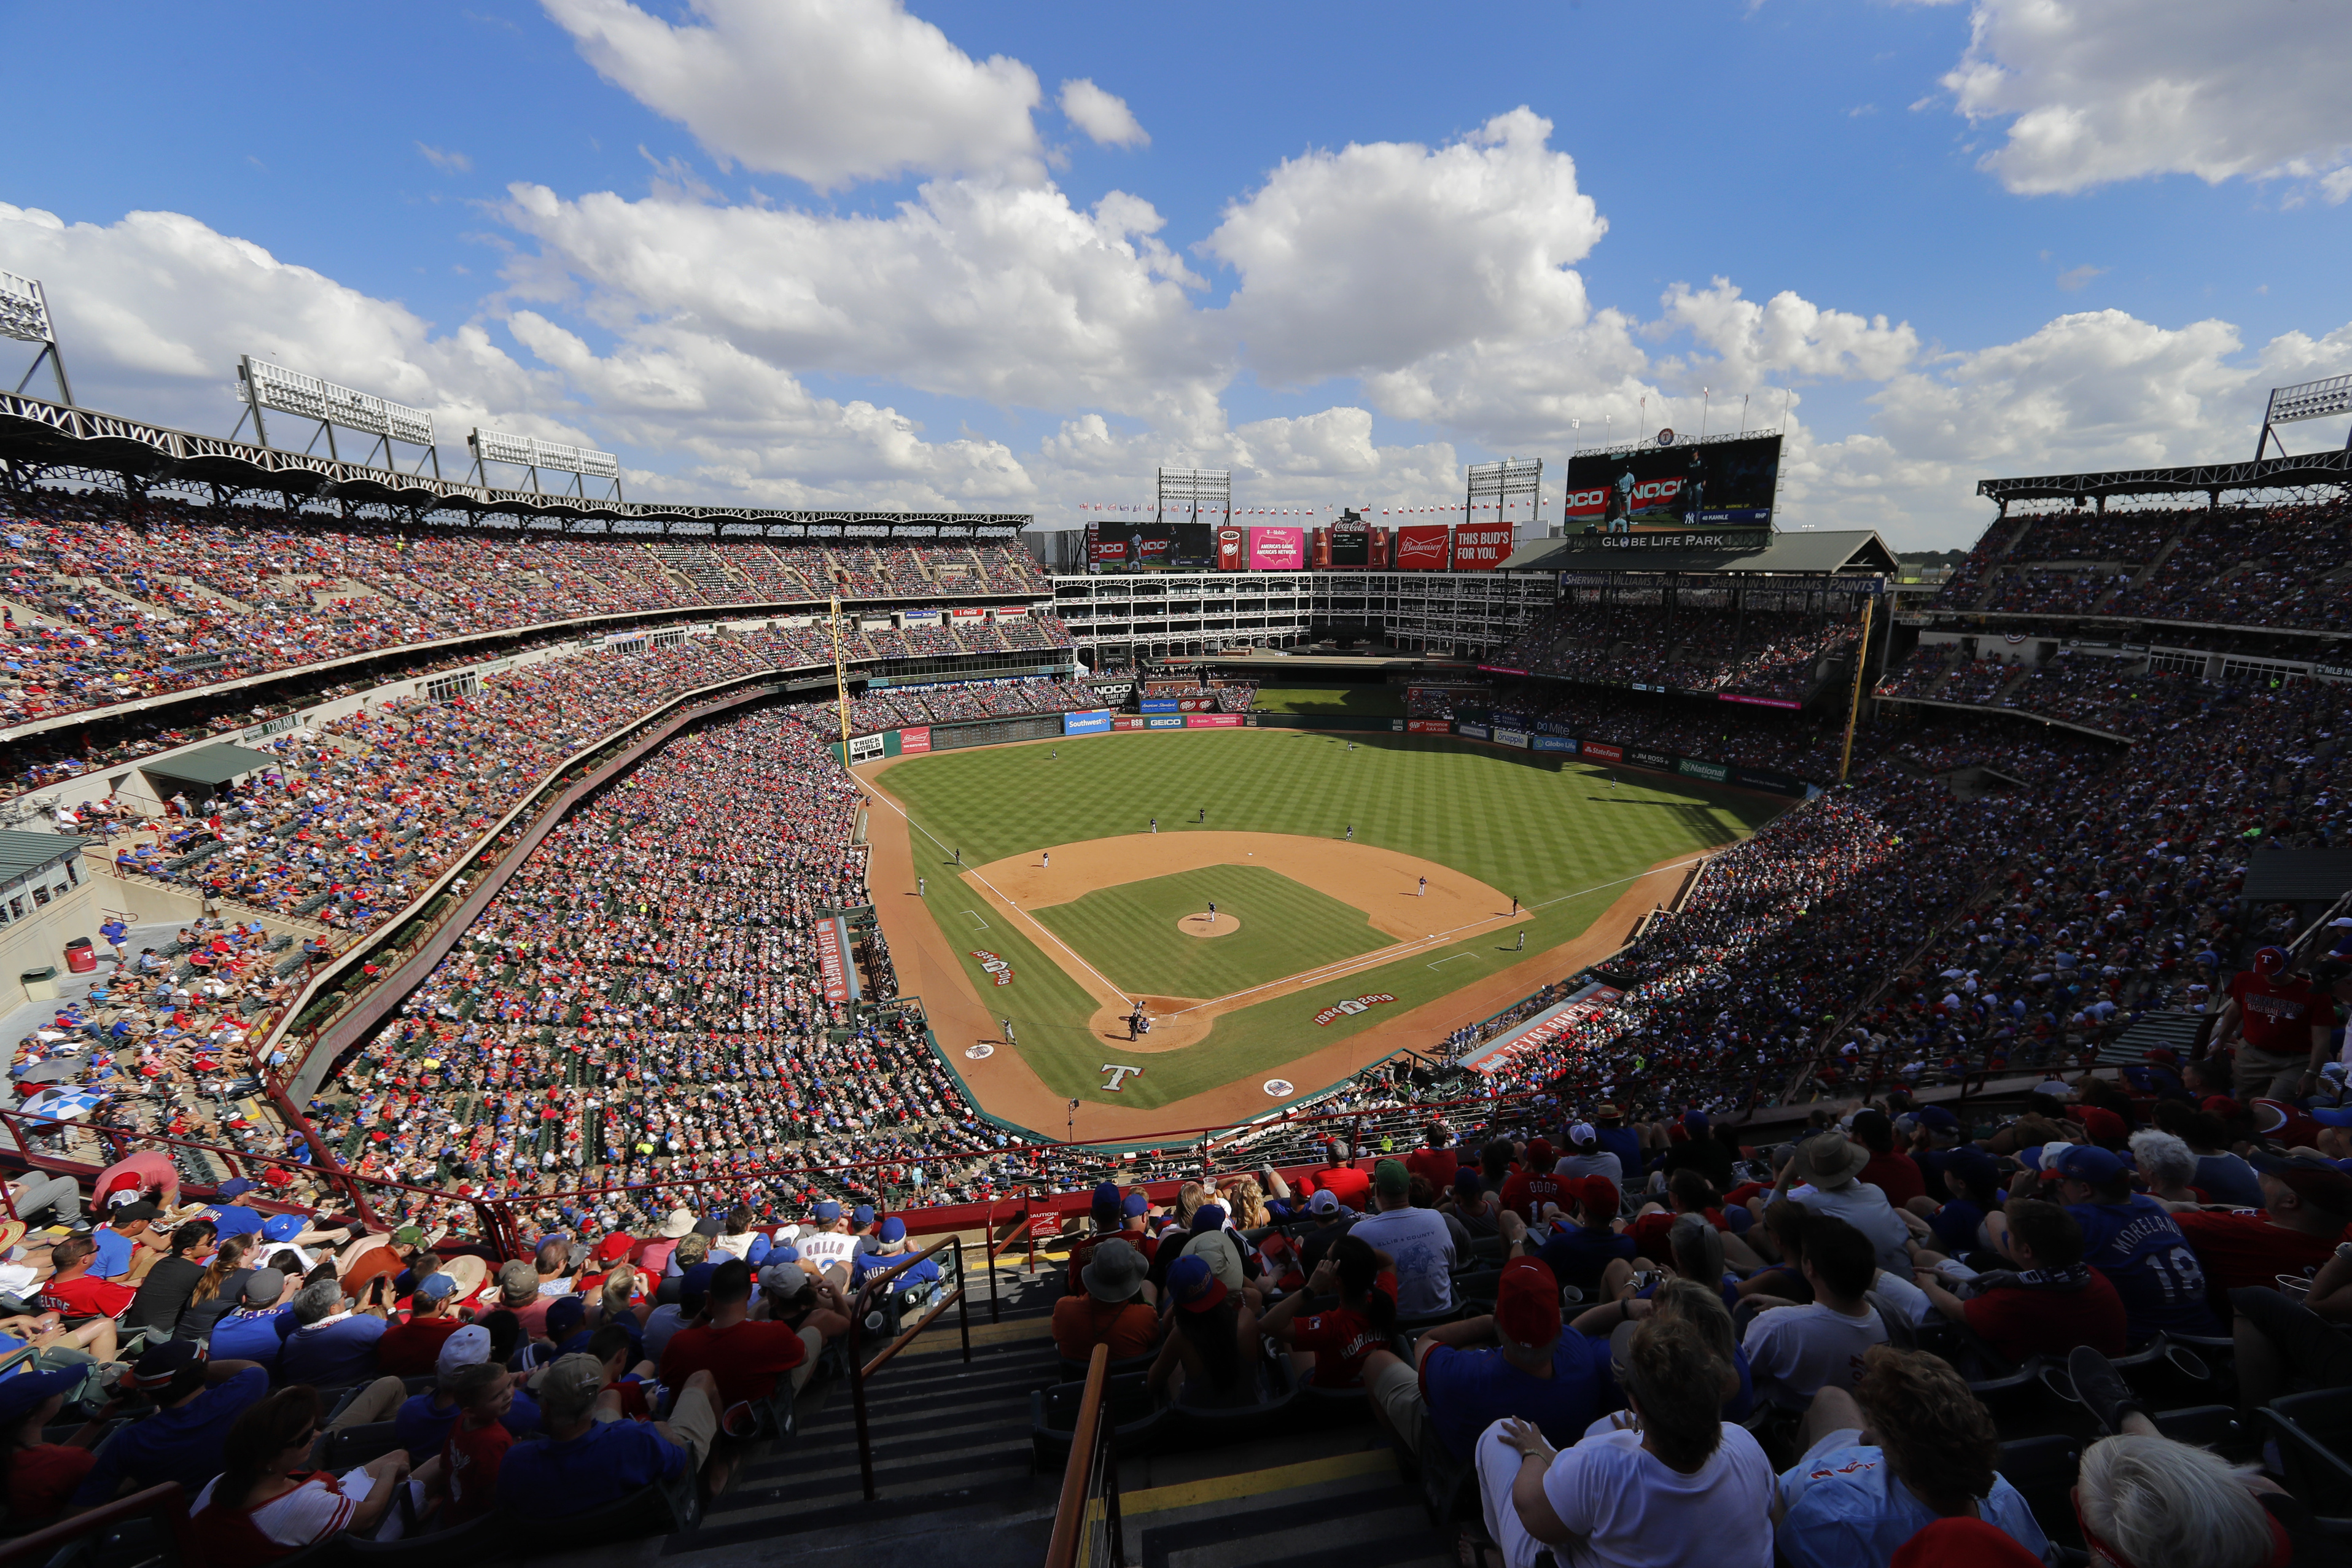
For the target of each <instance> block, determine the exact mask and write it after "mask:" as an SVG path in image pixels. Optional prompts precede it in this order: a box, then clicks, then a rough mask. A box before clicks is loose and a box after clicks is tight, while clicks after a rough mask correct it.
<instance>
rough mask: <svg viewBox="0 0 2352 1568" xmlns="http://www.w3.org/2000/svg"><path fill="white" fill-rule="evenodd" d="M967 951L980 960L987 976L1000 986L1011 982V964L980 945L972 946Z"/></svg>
mask: <svg viewBox="0 0 2352 1568" xmlns="http://www.w3.org/2000/svg"><path fill="white" fill-rule="evenodd" d="M967 951H969V952H970V953H971V956H973V957H975V958H977V959H979V960H980V967H982V968H983V969H985V970H987V971H988V976H989V978H991V979H992V980H994V981H995V982H996V983H997V984H998V985H1000V986H1009V985H1011V984H1012V983H1013V966H1012V965H1010V964H1008V963H1006V962H1005V961H1004V960H1003V959H1002V958H1000V957H998V956H996V955H995V954H993V953H991V952H989V951H988V950H987V949H985V948H982V947H972V948H969V949H967Z"/></svg>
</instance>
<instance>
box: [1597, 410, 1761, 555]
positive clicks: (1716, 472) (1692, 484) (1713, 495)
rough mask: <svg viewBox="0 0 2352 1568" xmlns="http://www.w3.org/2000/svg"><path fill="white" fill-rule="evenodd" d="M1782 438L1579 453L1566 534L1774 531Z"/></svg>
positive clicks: (1669, 440)
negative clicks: (1773, 507) (1773, 516)
mask: <svg viewBox="0 0 2352 1568" xmlns="http://www.w3.org/2000/svg"><path fill="white" fill-rule="evenodd" d="M1779 483H1780V437H1779V436H1778V435H1751V436H1746V437H1736V438H1734V439H1732V440H1729V441H1707V442H1692V443H1688V444H1681V443H1676V442H1675V440H1674V438H1673V433H1672V432H1670V431H1669V432H1664V433H1662V434H1661V435H1660V437H1659V439H1658V441H1657V443H1656V444H1650V445H1643V446H1637V447H1633V448H1621V449H1619V450H1616V451H1611V452H1584V453H1579V454H1577V455H1575V456H1573V457H1570V459H1569V460H1568V476H1567V479H1566V480H1565V482H1564V487H1565V489H1566V491H1567V494H1566V495H1565V496H1564V497H1562V499H1561V515H1562V517H1563V518H1564V519H1565V521H1566V523H1567V530H1568V537H1569V538H1576V537H1578V536H1579V535H1594V534H1650V533H1661V532H1664V533H1694V532H1704V531H1708V530H1716V531H1752V532H1754V533H1756V534H1759V535H1761V534H1766V533H1769V530H1770V529H1771V527H1772V504H1773V496H1774V493H1775V491H1776V489H1777V487H1778V486H1779Z"/></svg>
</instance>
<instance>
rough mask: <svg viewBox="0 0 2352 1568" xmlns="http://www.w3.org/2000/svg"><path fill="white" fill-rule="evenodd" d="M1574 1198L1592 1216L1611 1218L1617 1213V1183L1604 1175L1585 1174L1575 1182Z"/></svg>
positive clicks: (1600, 1218)
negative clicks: (1580, 1179)
mask: <svg viewBox="0 0 2352 1568" xmlns="http://www.w3.org/2000/svg"><path fill="white" fill-rule="evenodd" d="M1576 1200H1577V1201H1578V1202H1579V1203H1580V1204H1582V1205H1584V1212H1585V1213H1586V1214H1588V1215H1590V1216H1591V1217H1592V1218H1595V1219H1599V1220H1602V1221H1606V1220H1609V1219H1612V1218H1615V1216H1616V1213H1617V1205H1618V1197H1617V1184H1616V1183H1615V1182H1613V1181H1611V1180H1610V1179H1609V1178H1608V1177H1607V1176H1586V1177H1585V1178H1584V1179H1583V1180H1582V1181H1580V1182H1579V1183H1577V1184H1576Z"/></svg>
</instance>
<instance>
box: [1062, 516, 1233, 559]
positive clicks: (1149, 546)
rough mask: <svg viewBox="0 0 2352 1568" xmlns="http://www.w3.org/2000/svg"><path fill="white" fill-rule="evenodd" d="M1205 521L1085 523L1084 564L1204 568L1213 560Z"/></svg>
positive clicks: (1212, 542)
mask: <svg viewBox="0 0 2352 1568" xmlns="http://www.w3.org/2000/svg"><path fill="white" fill-rule="evenodd" d="M1216 531H1217V530H1216V529H1214V528H1211V527H1210V526H1209V525H1208V524H1206V523H1088V524H1087V565H1088V566H1089V567H1091V568H1093V569H1094V570H1097V571H1206V570H1209V569H1210V568H1211V567H1212V566H1214V565H1215V564H1216V543H1215V540H1214V538H1213V536H1214V535H1215V533H1216Z"/></svg>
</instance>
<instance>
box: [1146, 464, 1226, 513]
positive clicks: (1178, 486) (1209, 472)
mask: <svg viewBox="0 0 2352 1568" xmlns="http://www.w3.org/2000/svg"><path fill="white" fill-rule="evenodd" d="M1171 509H1173V510H1174V511H1175V512H1177V513H1178V514H1179V515H1180V516H1181V517H1183V519H1184V520H1185V521H1187V522H1193V523H1197V522H1199V521H1200V520H1201V514H1202V513H1203V512H1216V513H1220V514H1222V515H1223V517H1224V519H1225V520H1226V521H1228V522H1230V521H1232V520H1233V515H1234V473H1233V470H1232V469H1230V468H1162V469H1160V521H1161V522H1163V523H1164V522H1166V521H1167V520H1168V514H1169V512H1170V510H1171Z"/></svg>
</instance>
